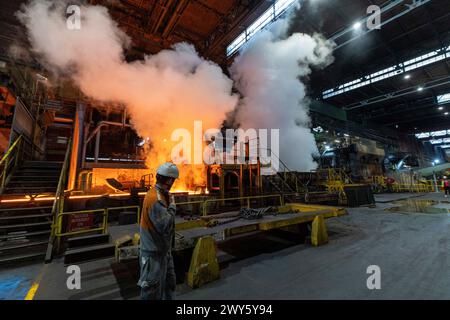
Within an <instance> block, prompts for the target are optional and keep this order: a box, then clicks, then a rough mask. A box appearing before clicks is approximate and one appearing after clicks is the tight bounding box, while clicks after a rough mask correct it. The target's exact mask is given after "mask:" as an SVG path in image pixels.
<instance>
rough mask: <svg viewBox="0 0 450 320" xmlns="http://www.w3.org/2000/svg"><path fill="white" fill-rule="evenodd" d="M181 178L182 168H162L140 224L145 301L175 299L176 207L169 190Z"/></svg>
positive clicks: (141, 283) (162, 166)
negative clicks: (173, 246)
mask: <svg viewBox="0 0 450 320" xmlns="http://www.w3.org/2000/svg"><path fill="white" fill-rule="evenodd" d="M178 176H179V172H178V168H177V166H176V165H174V164H173V163H170V162H168V163H165V164H163V165H161V166H160V167H159V168H158V170H157V172H156V185H155V186H154V187H152V188H150V190H149V191H148V192H147V195H146V196H145V198H144V204H143V206H142V218H141V222H140V233H141V243H140V257H139V261H140V267H141V275H140V278H139V282H138V285H139V286H140V287H141V299H143V300H172V299H174V298H175V288H176V279H175V269H174V265H173V258H172V244H173V239H174V237H175V213H176V206H175V202H174V198H173V196H171V195H170V193H169V191H170V188H172V185H173V183H174V182H175V180H176V179H177V178H178Z"/></svg>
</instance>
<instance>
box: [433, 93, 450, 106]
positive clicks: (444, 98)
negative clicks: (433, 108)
mask: <svg viewBox="0 0 450 320" xmlns="http://www.w3.org/2000/svg"><path fill="white" fill-rule="evenodd" d="M436 98H437V102H438V103H439V104H444V103H447V102H450V93H446V94H443V95H440V96H437V97H436Z"/></svg>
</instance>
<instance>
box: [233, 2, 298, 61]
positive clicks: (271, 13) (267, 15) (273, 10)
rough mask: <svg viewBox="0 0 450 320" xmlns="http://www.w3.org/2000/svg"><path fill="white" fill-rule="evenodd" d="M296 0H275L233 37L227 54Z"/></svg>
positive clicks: (268, 23) (272, 20)
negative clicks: (241, 31)
mask: <svg viewBox="0 0 450 320" xmlns="http://www.w3.org/2000/svg"><path fill="white" fill-rule="evenodd" d="M295 2H297V0H277V1H275V3H274V4H273V5H271V6H270V8H269V9H267V10H266V11H265V12H264V13H263V14H262V15H261V16H260V17H259V18H257V19H256V21H254V22H253V23H252V24H251V25H250V26H249V27H248V28H247V29H246V30H245V31H244V32H243V33H241V34H240V35H239V36H238V37H237V38H236V39H234V40H233V41H232V42H231V43H230V45H229V46H228V47H227V56H228V57H229V56H231V55H233V54H234V53H236V52H237V51H238V50H239V49H240V48H241V47H242V46H243V45H244V44H245V43H246V42H248V41H249V40H250V39H251V38H253V36H254V35H255V34H257V33H258V32H259V31H261V30H262V29H264V28H265V27H267V26H268V25H270V24H271V23H272V22H274V21H275V20H276V19H278V18H279V17H280V16H281V15H282V14H283V13H285V12H286V10H287V9H289V8H290V7H291V5H293V4H294V3H295Z"/></svg>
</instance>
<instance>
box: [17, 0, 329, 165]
mask: <svg viewBox="0 0 450 320" xmlns="http://www.w3.org/2000/svg"><path fill="white" fill-rule="evenodd" d="M66 7H67V2H66V1H50V0H31V1H30V2H29V3H28V4H27V5H26V6H24V7H23V8H22V10H21V11H20V12H19V13H18V17H19V19H20V20H21V22H22V23H23V24H24V25H25V26H26V29H27V34H28V38H29V40H30V43H31V45H32V49H33V52H34V53H35V54H37V56H38V57H39V58H40V61H41V62H42V64H43V65H45V67H46V68H47V69H49V70H51V71H54V72H56V73H57V74H63V75H66V76H69V77H71V78H72V79H73V80H74V81H75V83H76V84H77V85H78V86H79V87H80V89H81V90H82V91H83V92H84V93H85V94H86V95H88V96H90V97H92V98H94V99H97V100H101V101H114V102H121V103H124V104H125V105H126V106H127V107H128V110H129V113H130V115H131V119H132V124H133V126H134V128H135V129H136V131H137V132H138V134H139V135H140V136H142V137H150V138H151V140H152V142H153V145H154V146H155V149H156V150H157V151H158V152H159V153H158V155H157V156H156V157H154V158H153V159H152V161H153V162H158V163H160V162H163V161H166V160H169V159H168V156H169V155H170V150H165V148H167V146H165V142H163V141H164V140H165V139H167V140H170V136H171V133H172V131H173V130H175V129H177V128H186V129H190V128H192V127H193V123H194V121H195V120H202V121H203V128H204V129H207V128H220V126H221V123H222V121H223V120H224V119H225V118H226V116H227V114H229V113H230V112H231V111H233V110H236V112H235V113H234V114H235V116H236V119H235V120H236V122H237V123H239V124H240V126H241V127H242V128H256V129H259V128H264V129H271V128H274V129H277V128H278V129H280V138H281V155H280V156H281V159H282V160H283V161H284V162H286V164H287V165H288V166H289V167H290V169H295V170H299V171H300V170H301V171H304V170H311V169H313V168H315V166H316V165H315V163H314V161H313V159H312V156H311V154H313V153H315V152H317V149H316V145H315V141H314V137H313V135H312V134H311V132H310V129H309V122H310V119H309V116H308V104H307V102H306V98H305V96H306V93H305V86H304V84H303V83H302V82H301V81H300V78H301V77H304V76H306V75H308V74H309V73H310V72H311V70H310V68H309V66H310V65H321V64H326V63H328V62H330V54H331V51H332V50H331V47H330V45H329V44H328V43H326V42H325V41H323V40H322V39H320V37H318V36H314V37H311V36H308V35H304V34H294V35H292V36H290V37H287V38H286V35H285V33H286V30H287V27H288V24H289V22H288V20H281V21H279V22H277V23H276V24H274V25H273V27H272V28H271V30H270V31H268V30H265V31H262V32H260V34H259V35H258V36H257V37H255V39H254V40H252V41H251V42H250V43H249V44H248V45H247V47H246V48H245V49H244V50H243V52H242V53H241V54H240V55H239V56H238V57H237V59H236V61H235V63H234V64H233V66H232V68H231V74H232V78H233V79H234V84H235V87H236V88H237V89H238V90H239V91H240V93H241V95H242V98H241V99H240V100H239V97H238V96H237V95H236V94H233V93H232V88H233V80H231V79H230V78H228V77H227V76H226V75H225V74H224V73H223V72H222V70H221V68H220V67H219V66H218V65H216V64H215V63H213V62H210V61H207V60H205V59H203V58H201V57H200V56H199V55H198V54H197V52H196V50H195V48H194V47H193V46H192V45H189V44H187V43H179V44H177V45H175V46H174V47H173V48H172V49H170V50H163V51H161V52H159V53H158V54H156V55H149V56H146V57H145V59H144V60H143V61H134V62H131V63H129V62H126V61H125V59H124V48H126V47H128V46H129V45H130V39H129V38H128V36H127V35H126V34H125V33H124V32H123V31H121V30H120V29H119V28H118V26H117V24H116V23H115V22H114V21H113V20H112V18H111V17H110V16H109V14H108V12H107V9H106V8H105V7H102V6H92V5H85V6H81V17H82V21H81V29H80V30H70V29H68V28H67V27H66V16H65V10H66ZM151 166H152V167H154V166H155V163H152V164H151Z"/></svg>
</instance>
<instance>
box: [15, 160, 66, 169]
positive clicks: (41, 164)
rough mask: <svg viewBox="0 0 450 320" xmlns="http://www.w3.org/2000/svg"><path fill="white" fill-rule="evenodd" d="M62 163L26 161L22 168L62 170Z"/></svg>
mask: <svg viewBox="0 0 450 320" xmlns="http://www.w3.org/2000/svg"><path fill="white" fill-rule="evenodd" d="M62 166H63V163H62V162H57V161H24V162H23V165H22V167H38V168H50V167H51V168H56V167H58V168H61V167H62Z"/></svg>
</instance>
